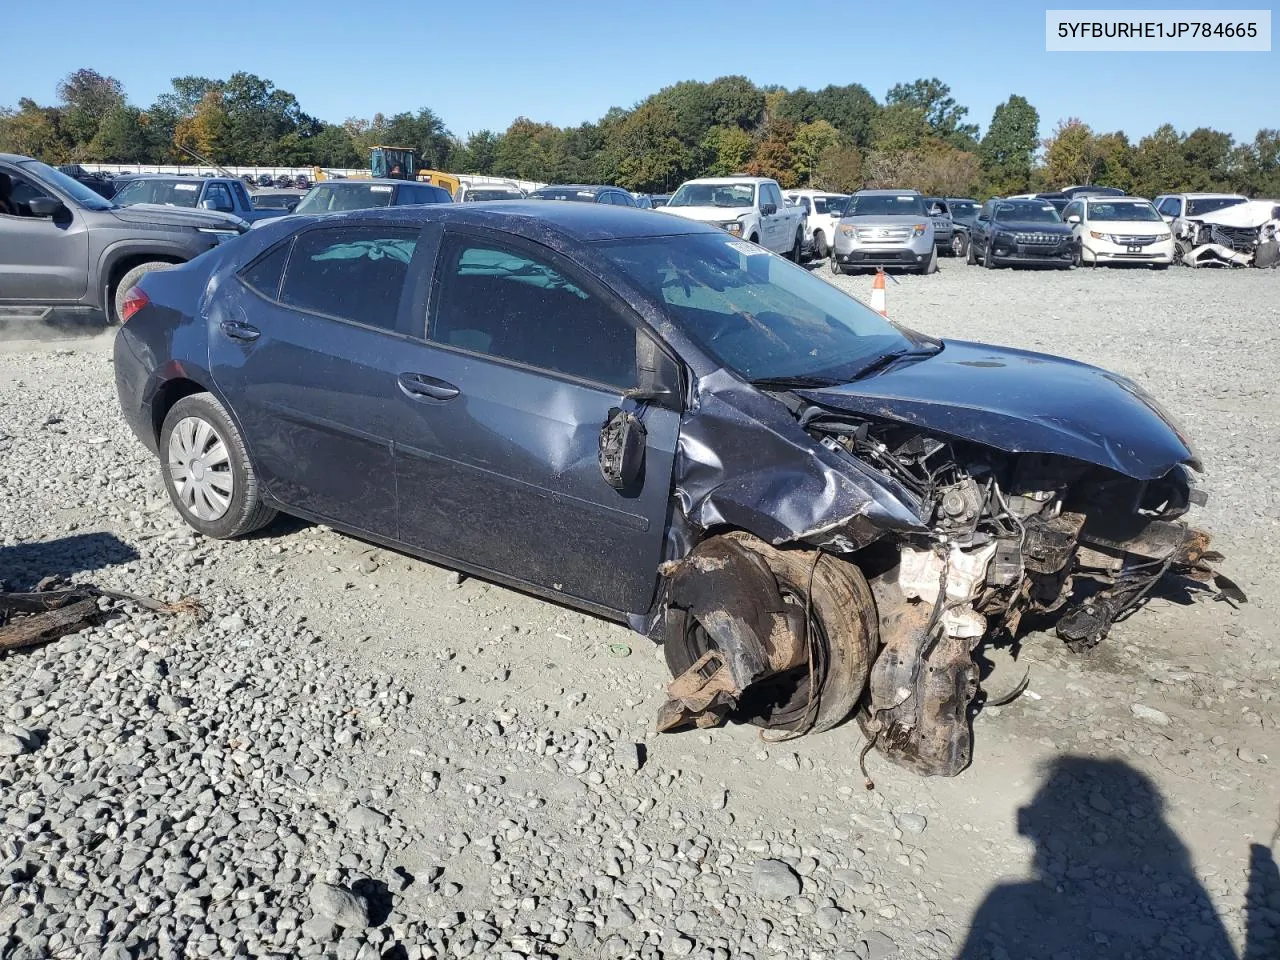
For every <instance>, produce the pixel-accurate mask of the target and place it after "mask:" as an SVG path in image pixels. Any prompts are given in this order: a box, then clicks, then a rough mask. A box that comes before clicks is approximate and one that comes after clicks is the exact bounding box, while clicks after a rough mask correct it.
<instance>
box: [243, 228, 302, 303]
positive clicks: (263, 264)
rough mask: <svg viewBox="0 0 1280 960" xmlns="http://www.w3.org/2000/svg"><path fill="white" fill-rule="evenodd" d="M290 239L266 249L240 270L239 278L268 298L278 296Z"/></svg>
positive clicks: (287, 257) (290, 242) (276, 297)
mask: <svg viewBox="0 0 1280 960" xmlns="http://www.w3.org/2000/svg"><path fill="white" fill-rule="evenodd" d="M291 245H292V240H286V241H285V242H284V243H282V244H280V245H279V246H277V247H275V248H274V249H272V250H268V251H267V252H266V253H265V254H263V255H262V256H260V257H258V259H257V260H254V261H253V262H252V263H251V264H249V266H247V267H245V268H244V269H243V270H241V271H240V279H241V280H242V281H243V282H244V283H245V285H246V286H248V287H249V288H250V289H251V290H254V291H255V292H257V293H260V294H262V295H263V296H264V297H266V298H267V299H268V300H276V299H278V298H279V296H280V281H281V279H282V278H283V277H284V265H285V264H286V263H287V262H288V260H289V247H290V246H291Z"/></svg>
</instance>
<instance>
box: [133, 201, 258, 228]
mask: <svg viewBox="0 0 1280 960" xmlns="http://www.w3.org/2000/svg"><path fill="white" fill-rule="evenodd" d="M112 213H114V214H115V215H116V216H117V217H119V218H120V219H121V220H123V221H125V222H126V223H154V224H159V225H161V226H166V227H196V228H199V227H208V228H212V229H215V230H217V229H223V230H226V229H238V230H246V229H248V224H246V223H245V222H244V221H243V220H241V219H240V218H239V217H237V216H233V215H232V214H229V213H218V212H217V211H216V210H193V209H191V208H189V207H168V206H165V205H164V204H159V203H134V204H130V205H129V206H127V207H116V208H115V209H114V210H113V211H112Z"/></svg>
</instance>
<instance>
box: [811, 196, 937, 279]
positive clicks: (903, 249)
mask: <svg viewBox="0 0 1280 960" xmlns="http://www.w3.org/2000/svg"><path fill="white" fill-rule="evenodd" d="M828 263H829V264H830V266H831V272H832V273H851V272H853V271H854V270H857V269H859V268H862V267H900V268H901V269H903V270H914V271H915V272H917V273H935V272H937V269H938V252H937V250H936V248H935V246H934V235H933V220H932V219H931V218H930V217H929V212H928V210H927V209H926V208H925V202H924V197H923V196H922V195H921V194H920V192H919V191H917V190H859V191H858V192H857V193H855V194H854V195H853V197H852V198H850V200H849V203H848V205H847V206H845V208H844V216H842V217H841V218H840V222H839V224H838V225H837V226H836V235H835V243H834V245H833V248H832V252H831V259H830V260H829V261H828Z"/></svg>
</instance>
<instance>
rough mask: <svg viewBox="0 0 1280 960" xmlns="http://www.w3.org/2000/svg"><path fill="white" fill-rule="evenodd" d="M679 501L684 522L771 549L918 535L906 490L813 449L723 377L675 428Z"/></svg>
mask: <svg viewBox="0 0 1280 960" xmlns="http://www.w3.org/2000/svg"><path fill="white" fill-rule="evenodd" d="M676 496H677V499H678V502H679V506H680V512H681V513H682V514H683V516H684V517H685V518H686V519H687V521H688V522H689V523H691V524H694V525H696V526H698V527H701V528H702V529H704V530H705V529H710V528H714V527H718V526H731V527H737V528H739V529H742V530H750V531H751V532H752V533H754V534H756V535H757V536H759V537H760V538H761V539H762V540H765V541H767V542H769V543H772V544H775V545H777V544H782V543H788V542H793V541H797V540H803V539H806V538H815V539H816V541H817V542H819V543H824V542H828V541H834V542H836V543H839V544H840V549H842V550H846V551H847V550H854V549H857V548H859V547H862V546H866V545H867V544H868V543H870V542H872V541H873V540H875V539H877V538H879V537H880V536H881V535H882V534H884V533H885V532H887V531H889V530H923V529H925V524H924V521H923V520H921V518H920V517H919V516H918V514H917V512H916V509H917V507H918V504H917V502H916V500H915V498H914V497H913V496H912V495H911V494H910V493H909V492H908V491H907V490H906V489H905V488H903V487H900V486H899V485H898V484H897V483H896V482H894V481H893V480H891V479H889V478H887V477H884V476H882V475H880V474H877V473H875V472H873V471H871V470H870V469H869V468H868V467H866V466H865V465H864V464H862V463H861V462H860V461H858V460H855V459H854V458H853V457H849V456H845V455H844V454H842V453H839V452H837V451H832V450H829V449H827V448H825V447H823V446H821V445H819V444H816V443H814V441H813V438H811V437H810V436H809V435H808V434H806V433H805V432H804V430H803V429H801V428H800V426H799V424H797V423H796V420H795V418H794V417H793V416H792V415H791V414H790V413H789V412H788V410H787V408H786V407H785V406H783V405H782V404H780V403H778V402H777V401H776V400H774V399H773V398H771V397H768V396H766V395H764V394H762V393H759V392H758V391H756V390H755V389H753V388H751V387H748V386H746V385H744V384H743V383H742V382H741V381H739V380H738V379H736V378H735V377H734V376H733V375H732V374H730V373H728V372H727V371H725V370H718V371H716V372H715V373H712V374H709V375H707V376H706V377H704V378H703V379H702V380H700V381H699V382H698V384H697V390H696V396H695V403H694V404H693V406H692V407H691V408H690V410H689V411H688V412H687V413H686V414H685V418H684V420H683V422H682V423H681V426H680V449H679V453H678V456H677V459H676ZM837 538H842V539H837ZM667 559H678V558H676V557H668V558H667Z"/></svg>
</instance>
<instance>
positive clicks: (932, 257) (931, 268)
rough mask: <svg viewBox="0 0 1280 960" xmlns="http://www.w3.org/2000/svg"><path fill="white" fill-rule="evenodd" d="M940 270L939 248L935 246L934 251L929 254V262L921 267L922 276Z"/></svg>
mask: <svg viewBox="0 0 1280 960" xmlns="http://www.w3.org/2000/svg"><path fill="white" fill-rule="evenodd" d="M937 272H938V248H937V247H934V248H933V252H932V253H930V254H929V262H928V263H926V264H925V265H924V266H923V267H921V268H920V274H921V275H922V276H926V277H927V276H928V275H929V274H931V273H937Z"/></svg>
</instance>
